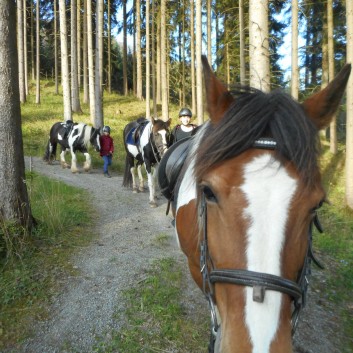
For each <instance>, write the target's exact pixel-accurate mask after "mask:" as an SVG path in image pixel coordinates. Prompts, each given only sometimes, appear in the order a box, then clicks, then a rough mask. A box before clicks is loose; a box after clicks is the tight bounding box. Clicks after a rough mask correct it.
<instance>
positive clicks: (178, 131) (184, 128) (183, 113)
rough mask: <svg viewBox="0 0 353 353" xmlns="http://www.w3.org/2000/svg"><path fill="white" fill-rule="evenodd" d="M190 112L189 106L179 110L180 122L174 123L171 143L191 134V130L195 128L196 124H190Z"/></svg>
mask: <svg viewBox="0 0 353 353" xmlns="http://www.w3.org/2000/svg"><path fill="white" fill-rule="evenodd" d="M191 117H192V113H191V110H190V109H189V108H182V109H181V110H180V112H179V122H180V124H178V125H176V126H175V127H174V129H173V130H172V133H171V144H173V143H175V142H177V141H179V140H181V139H183V138H185V137H188V136H191V134H192V131H193V130H194V129H195V127H196V125H194V124H191V123H190V121H191Z"/></svg>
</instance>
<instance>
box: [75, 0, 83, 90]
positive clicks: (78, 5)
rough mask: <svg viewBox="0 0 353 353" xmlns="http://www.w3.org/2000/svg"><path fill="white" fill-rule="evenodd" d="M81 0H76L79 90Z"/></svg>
mask: <svg viewBox="0 0 353 353" xmlns="http://www.w3.org/2000/svg"><path fill="white" fill-rule="evenodd" d="M81 4H82V3H81V0H77V16H76V17H77V35H76V38H77V83H78V88H79V91H80V87H81V70H82V62H81V33H82V30H81V29H82V28H81V17H82V16H81Z"/></svg>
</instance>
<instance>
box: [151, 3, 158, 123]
mask: <svg viewBox="0 0 353 353" xmlns="http://www.w3.org/2000/svg"><path fill="white" fill-rule="evenodd" d="M155 18H156V1H155V0H152V41H151V49H152V96H153V117H154V118H155V119H157V97H156V94H157V92H156V72H157V67H156V46H155V42H156V31H155V28H156V26H155V23H156V21H155Z"/></svg>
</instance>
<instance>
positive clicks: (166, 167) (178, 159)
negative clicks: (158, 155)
mask: <svg viewBox="0 0 353 353" xmlns="http://www.w3.org/2000/svg"><path fill="white" fill-rule="evenodd" d="M190 145H191V137H187V138H184V139H182V140H180V141H178V142H176V143H175V144H173V145H172V146H171V147H169V149H168V150H167V152H166V153H165V154H164V156H163V158H162V160H161V162H160V164H159V166H158V172H157V180H158V184H159V188H160V190H161V193H162V194H163V196H164V197H165V198H167V199H168V200H169V201H173V200H174V188H175V185H176V183H177V180H178V177H179V174H180V171H181V168H182V167H183V165H184V162H185V159H186V157H187V155H188V151H189V147H190Z"/></svg>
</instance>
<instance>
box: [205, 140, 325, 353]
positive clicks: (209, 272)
mask: <svg viewBox="0 0 353 353" xmlns="http://www.w3.org/2000/svg"><path fill="white" fill-rule="evenodd" d="M253 146H254V147H255V148H261V149H275V147H276V142H275V141H274V140H273V139H269V138H266V139H265V138H263V139H259V140H257V141H255V142H254V145H253ZM200 217H201V218H202V223H203V235H202V239H201V241H200V269H201V270H200V271H201V274H202V282H203V293H204V294H205V296H206V299H207V301H208V303H209V308H210V312H211V338H210V344H209V353H213V352H214V348H215V343H216V338H217V335H218V332H219V330H220V324H219V323H218V320H217V313H216V303H215V297H214V284H215V283H229V284H234V285H242V286H247V287H252V288H253V300H254V301H255V302H258V303H263V301H264V299H265V294H266V290H272V291H277V292H281V293H283V294H287V295H289V296H290V297H291V298H292V300H293V304H294V309H293V312H292V319H291V322H292V336H293V335H294V333H295V330H296V328H297V325H298V321H299V315H300V312H301V310H302V308H304V307H305V304H306V295H307V290H308V285H309V280H308V276H309V274H310V273H311V261H313V262H314V263H315V264H316V265H317V266H318V267H319V268H321V269H323V266H322V265H321V264H320V262H319V261H318V260H317V259H316V258H315V256H314V254H313V249H312V232H313V225H314V226H315V227H316V228H317V230H318V231H319V232H320V233H322V232H323V229H322V226H321V224H320V221H319V219H318V216H317V214H316V213H315V215H314V217H313V219H312V221H311V223H310V225H309V231H308V249H307V252H306V255H305V259H304V264H303V268H302V270H301V272H300V275H299V278H298V280H297V281H296V282H294V281H292V280H289V279H286V278H283V277H280V276H276V275H272V274H268V273H262V272H255V271H249V270H244V269H217V268H215V267H214V264H213V262H212V257H211V255H210V253H209V250H208V240H207V204H206V200H205V195H204V194H202V196H201V207H200Z"/></svg>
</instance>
